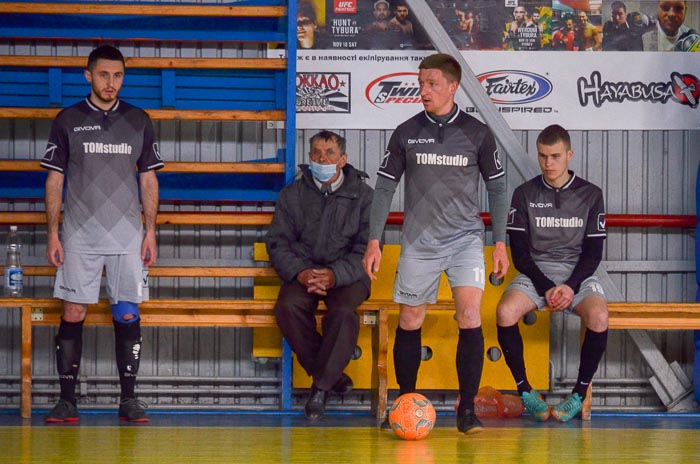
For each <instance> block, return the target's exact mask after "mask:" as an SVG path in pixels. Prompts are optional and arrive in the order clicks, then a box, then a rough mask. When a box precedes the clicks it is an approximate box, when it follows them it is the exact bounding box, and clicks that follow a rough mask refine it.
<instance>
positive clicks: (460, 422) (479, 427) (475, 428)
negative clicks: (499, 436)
mask: <svg viewBox="0 0 700 464" xmlns="http://www.w3.org/2000/svg"><path fill="white" fill-rule="evenodd" d="M457 429H458V430H459V431H460V432H462V433H465V434H467V435H471V434H473V433H479V432H481V431H483V430H484V425H483V424H482V423H481V421H480V420H479V418H478V417H476V414H474V411H472V410H471V409H467V410H465V411H464V412H463V413H459V412H458V413H457Z"/></svg>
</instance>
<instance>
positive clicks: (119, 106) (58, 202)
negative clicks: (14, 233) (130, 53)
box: [41, 45, 163, 422]
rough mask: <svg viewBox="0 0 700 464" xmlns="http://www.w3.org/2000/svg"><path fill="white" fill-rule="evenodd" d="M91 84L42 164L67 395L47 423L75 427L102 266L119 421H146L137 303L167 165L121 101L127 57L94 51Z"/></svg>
mask: <svg viewBox="0 0 700 464" xmlns="http://www.w3.org/2000/svg"><path fill="white" fill-rule="evenodd" d="M85 79H86V80H87V81H88V82H89V83H90V85H91V92H90V95H89V96H88V97H87V98H85V99H84V100H83V101H81V102H79V103H77V104H75V105H73V106H71V107H69V108H66V109H64V110H63V111H61V112H60V113H59V114H58V116H57V117H56V119H55V120H54V122H53V125H52V127H51V133H50V135H49V141H48V145H47V147H46V153H45V154H44V158H43V159H42V160H41V166H42V167H43V168H45V169H47V170H48V171H49V173H48V177H47V178H46V218H47V224H48V236H47V244H46V256H47V258H48V261H49V263H50V264H52V265H54V266H56V267H57V271H56V282H55V286H54V297H55V298H60V299H61V300H63V315H62V317H61V323H60V325H59V329H58V334H57V335H56V366H57V370H58V374H59V382H60V386H61V396H60V399H59V401H58V403H57V404H56V406H55V407H54V408H53V409H52V410H51V411H50V412H49V413H48V414H47V415H46V417H45V420H46V422H75V421H77V420H78V409H77V406H76V398H75V385H76V382H77V378H78V370H79V366H80V356H81V353H82V334H83V322H84V321H85V315H86V312H87V305H88V304H92V303H97V301H98V298H99V293H100V281H101V278H102V270H103V268H104V269H105V273H106V276H107V294H108V296H109V300H110V303H111V304H112V316H113V323H114V338H115V349H116V358H117V370H118V372H119V381H120V385H121V400H120V402H119V417H120V419H122V420H128V421H134V422H146V421H148V416H147V415H146V413H145V410H144V409H145V404H144V403H143V402H141V401H139V400H137V399H136V396H135V393H134V388H135V384H136V373H137V372H138V368H139V358H140V356H141V326H140V322H139V321H140V318H139V307H138V304H139V303H141V302H143V301H146V300H148V270H147V268H148V266H150V265H152V264H153V263H155V261H156V256H157V248H156V215H157V212H158V180H157V178H156V173H155V172H156V170H157V169H160V168H162V167H163V160H162V159H161V157H160V155H159V153H158V147H157V145H156V141H155V136H154V131H153V124H152V123H151V120H150V118H149V117H148V115H147V114H146V113H145V112H144V111H143V110H141V109H139V108H136V107H135V106H132V105H130V104H128V103H126V102H124V101H123V100H121V99H119V91H120V90H121V87H122V84H123V82H124V57H123V56H122V54H121V52H120V51H119V50H118V49H116V48H115V47H112V46H109V45H103V46H100V47H98V48H96V49H94V50H93V51H92V53H90V56H89V57H88V64H87V69H86V70H85ZM137 171H138V179H137V176H136V172H137ZM64 181H65V183H66V186H67V187H66V199H65V211H64V219H63V225H62V229H61V234H60V237H59V216H60V213H61V206H62V204H63V199H62V191H63V184H64ZM139 190H140V194H141V196H140V201H139ZM142 208H143V211H142ZM142 212H143V217H144V219H145V233H144V226H143V223H142V220H141V214H142Z"/></svg>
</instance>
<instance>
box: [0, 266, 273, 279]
mask: <svg viewBox="0 0 700 464" xmlns="http://www.w3.org/2000/svg"><path fill="white" fill-rule="evenodd" d="M22 270H23V272H24V275H25V276H33V277H51V276H54V275H56V268H55V267H53V266H23V268H22ZM2 272H3V266H0V274H2ZM148 275H149V276H150V277H195V278H196V277H230V278H236V277H277V273H276V272H275V270H274V269H273V268H271V267H259V266H158V265H156V266H152V267H151V268H149V270H148Z"/></svg>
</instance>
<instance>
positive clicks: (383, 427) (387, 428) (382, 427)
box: [379, 417, 392, 432]
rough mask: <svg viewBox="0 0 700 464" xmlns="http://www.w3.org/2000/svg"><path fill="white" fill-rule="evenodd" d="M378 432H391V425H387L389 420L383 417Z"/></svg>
mask: <svg viewBox="0 0 700 464" xmlns="http://www.w3.org/2000/svg"><path fill="white" fill-rule="evenodd" d="M379 430H382V431H385V432H391V430H392V429H391V424H390V423H389V418H388V417H385V418H384V420H383V421H382V423H381V425H380V426H379Z"/></svg>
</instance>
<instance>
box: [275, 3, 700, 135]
mask: <svg viewBox="0 0 700 464" xmlns="http://www.w3.org/2000/svg"><path fill="white" fill-rule="evenodd" d="M427 3H428V4H429V6H430V7H431V9H432V11H433V13H434V14H435V15H436V17H437V18H438V19H439V21H440V23H441V24H442V25H443V27H444V28H445V31H446V32H447V33H448V35H449V36H450V37H451V38H452V39H453V42H454V44H455V46H456V47H457V48H458V49H459V50H460V53H462V55H463V57H464V58H465V60H466V62H467V63H468V64H469V66H470V67H471V69H472V71H473V72H474V74H475V75H476V76H477V78H478V80H479V81H480V82H481V84H482V86H483V87H484V90H485V91H486V93H487V94H488V96H489V97H490V98H491V101H492V102H493V103H494V104H495V105H496V107H497V109H498V111H500V112H501V113H502V114H503V116H504V117H505V119H506V121H507V122H508V124H509V125H510V126H511V127H512V128H513V129H540V128H542V127H544V126H545V125H548V124H551V123H555V122H556V123H559V124H562V125H564V126H565V127H567V128H569V129H576V130H586V129H612V130H647V129H698V128H699V127H700V113H699V111H700V109H698V103H699V102H700V85H699V84H698V80H699V78H700V59H698V55H695V54H694V53H688V52H697V51H700V34H698V32H697V30H698V29H699V28H698V24H700V2H699V1H656V0H653V1H652V0H637V1H626V2H620V1H612V0H604V1H601V0H598V1H596V0H588V1H581V0H576V1H572V0H554V1H542V0H493V1H474V0H473V1H459V2H450V1H442V0H428V1H427ZM297 39H298V41H297V42H298V43H297V45H298V54H297V57H296V59H297V72H298V74H297V82H296V94H297V113H298V117H297V126H298V127H299V128H302V129H304V128H318V127H327V128H336V129H342V128H347V129H371V128H376V129H389V128H394V127H396V125H397V124H398V123H400V122H402V121H404V120H405V119H407V118H408V117H410V116H411V115H413V114H415V113H417V112H418V111H421V110H422V105H421V100H420V89H419V87H418V79H417V78H418V65H419V63H420V61H421V60H422V59H423V58H424V57H425V56H427V55H429V54H432V53H435V51H434V50H433V49H432V46H431V44H430V40H429V37H428V35H427V34H426V32H425V31H424V30H423V29H422V28H421V25H420V21H418V20H417V18H415V17H414V16H413V14H412V12H411V10H410V7H409V5H408V4H407V3H406V2H405V1H403V0H301V1H300V2H299V12H298V15H297ZM668 51H672V52H682V53H668ZM282 53H284V51H283V50H281V51H280V50H271V51H270V54H271V55H276V54H282ZM458 103H459V104H460V106H461V107H462V108H463V109H465V111H467V112H470V113H475V114H476V113H477V109H476V108H475V107H474V105H472V103H471V102H470V101H469V99H468V97H465V96H463V95H458Z"/></svg>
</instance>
